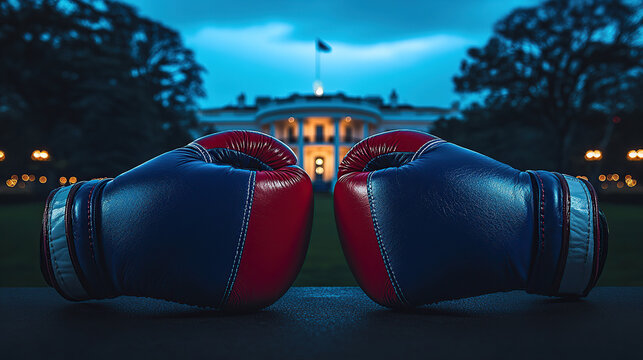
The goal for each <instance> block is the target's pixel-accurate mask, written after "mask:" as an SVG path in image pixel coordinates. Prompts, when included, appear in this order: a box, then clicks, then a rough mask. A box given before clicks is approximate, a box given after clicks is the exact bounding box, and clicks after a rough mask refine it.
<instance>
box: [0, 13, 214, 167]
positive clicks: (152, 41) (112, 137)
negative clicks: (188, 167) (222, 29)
mask: <svg viewBox="0 0 643 360" xmlns="http://www.w3.org/2000/svg"><path fill="white" fill-rule="evenodd" d="M0 49H2V55H0V127H1V128H2V131H1V132H0V134H1V135H0V146H2V147H4V149H3V150H4V151H5V152H6V153H7V162H8V163H9V164H7V166H5V169H10V168H24V167H25V166H33V164H31V163H29V162H28V160H27V159H28V154H29V153H30V152H31V150H32V149H34V148H47V149H48V150H50V153H51V155H52V161H51V163H50V166H51V167H53V168H54V169H57V170H58V171H61V172H67V173H69V172H74V173H75V174H77V175H79V176H83V177H94V176H112V175H115V174H117V173H118V172H120V171H123V170H125V169H127V168H129V167H131V166H133V165H136V164H137V163H140V162H141V161H144V160H146V159H148V158H150V157H151V156H153V155H156V154H158V153H159V152H162V151H165V150H167V149H169V148H172V147H175V146H180V145H184V144H185V142H186V141H188V139H189V138H190V135H189V133H188V131H189V130H190V128H191V127H192V126H193V125H194V124H195V122H196V117H195V110H196V103H195V99H196V98H197V97H199V96H203V95H204V91H203V88H202V80H201V73H202V72H203V71H204V69H203V67H201V66H200V65H199V64H198V63H197V62H196V61H195V59H194V54H193V53H192V51H191V50H189V49H186V48H185V47H184V46H183V44H182V41H181V38H180V36H179V35H178V34H177V33H176V32H175V31H174V30H171V29H169V28H167V27H166V26H164V25H162V24H160V23H158V22H155V21H153V20H150V19H147V18H144V17H142V16H140V15H139V14H138V13H137V11H136V9H134V8H133V7H131V6H129V5H126V4H123V3H119V2H116V1H109V0H104V1H89V0H66V1H57V0H42V1H36V0H26V1H20V2H18V1H10V0H0ZM11 161H13V162H11ZM5 169H2V170H5Z"/></svg>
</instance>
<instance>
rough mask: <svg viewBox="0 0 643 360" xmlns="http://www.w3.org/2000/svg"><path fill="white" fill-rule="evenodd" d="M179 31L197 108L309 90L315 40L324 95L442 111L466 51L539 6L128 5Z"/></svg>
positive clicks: (513, 0) (171, 1) (147, 1)
mask: <svg viewBox="0 0 643 360" xmlns="http://www.w3.org/2000/svg"><path fill="white" fill-rule="evenodd" d="M126 2H127V3H130V4H132V5H134V6H136V7H137V8H139V10H140V12H141V14H142V15H144V16H148V17H151V18H153V19H156V20H159V21H161V22H163V23H164V24H166V25H169V26H170V27H172V28H174V29H176V30H178V31H179V32H180V33H181V36H182V37H183V40H184V41H185V44H186V45H187V46H188V47H189V48H191V49H193V50H194V51H195V53H196V56H197V60H198V61H199V62H200V63H201V64H202V65H204V66H205V68H206V69H207V71H208V72H207V73H206V74H204V81H205V89H206V92H207V98H205V99H202V100H200V102H199V104H200V106H202V107H205V108H207V107H213V106H221V105H226V104H231V103H233V102H235V98H236V96H237V95H238V94H239V93H241V92H244V93H245V94H246V97H247V98H248V99H249V101H250V102H254V98H255V96H257V95H270V96H287V95H289V94H291V93H293V92H299V93H312V83H313V80H314V70H315V68H314V56H315V45H314V44H315V42H314V40H315V38H316V37H319V38H321V39H323V40H324V41H325V42H327V43H328V44H329V45H330V46H331V47H332V52H331V53H328V54H322V55H321V78H322V81H323V84H324V89H325V91H326V93H327V94H328V93H335V92H338V91H341V92H344V93H345V94H347V95H352V96H364V95H380V96H385V97H387V96H388V94H389V93H390V92H391V89H396V90H397V92H398V95H399V97H400V101H401V102H408V103H411V104H414V105H435V106H449V105H450V104H451V103H452V102H453V101H458V100H463V99H461V98H460V97H459V96H458V95H456V94H455V93H454V91H453V82H452V81H451V78H452V77H453V75H454V74H456V73H457V71H458V68H459V65H460V62H461V60H462V59H463V58H464V56H465V53H466V49H467V48H469V47H471V46H482V45H484V44H485V43H486V41H487V39H488V38H489V36H490V35H491V33H492V28H493V24H494V23H495V22H496V21H498V20H499V19H501V18H502V17H504V16H505V15H507V14H508V13H509V12H510V11H511V10H512V9H513V8H515V7H521V6H523V7H524V6H532V5H535V4H537V3H538V1H537V0H466V1H458V0H433V1H405V2H403V1H399V2H396V1H390V0H371V1H352V2H349V1H341V0H323V1H316V0H315V1H265V0H259V1H243V2H242V1H219V0H216V1H211V0H183V1H178V0H126Z"/></svg>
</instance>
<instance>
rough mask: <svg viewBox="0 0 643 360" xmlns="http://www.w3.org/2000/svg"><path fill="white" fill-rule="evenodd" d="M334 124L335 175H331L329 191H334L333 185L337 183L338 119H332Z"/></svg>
mask: <svg viewBox="0 0 643 360" xmlns="http://www.w3.org/2000/svg"><path fill="white" fill-rule="evenodd" d="M333 121H334V122H335V137H334V140H335V144H333V147H334V150H335V173H334V174H333V182H332V184H331V189H333V190H334V189H335V183H336V182H337V172H338V171H339V118H338V117H336V118H333Z"/></svg>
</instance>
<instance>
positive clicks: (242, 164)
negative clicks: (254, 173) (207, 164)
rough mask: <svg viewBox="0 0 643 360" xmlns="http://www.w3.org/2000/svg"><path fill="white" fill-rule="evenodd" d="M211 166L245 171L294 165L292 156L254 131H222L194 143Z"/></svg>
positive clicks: (286, 149) (287, 150) (269, 138)
mask: <svg viewBox="0 0 643 360" xmlns="http://www.w3.org/2000/svg"><path fill="white" fill-rule="evenodd" d="M194 142H195V143H197V144H199V145H201V146H203V147H204V148H205V149H206V150H207V151H208V153H210V155H211V156H212V159H213V162H214V163H217V164H227V165H230V166H233V167H236V168H242V169H249V170H274V169H280V168H282V167H285V166H290V165H295V164H296V163H297V157H296V156H295V153H294V152H293V151H292V150H291V149H290V148H289V147H288V146H287V145H286V144H284V143H282V142H281V141H279V140H277V139H275V138H273V137H272V136H269V135H266V134H263V133H260V132H255V131H237V130H235V131H223V132H220V133H216V134H212V135H208V136H205V137H202V138H199V139H197V140H195V141H194Z"/></svg>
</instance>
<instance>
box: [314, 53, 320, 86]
mask: <svg viewBox="0 0 643 360" xmlns="http://www.w3.org/2000/svg"><path fill="white" fill-rule="evenodd" d="M319 72H320V71H319V49H318V48H317V46H316V45H315V80H316V81H319V76H320V75H319Z"/></svg>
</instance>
